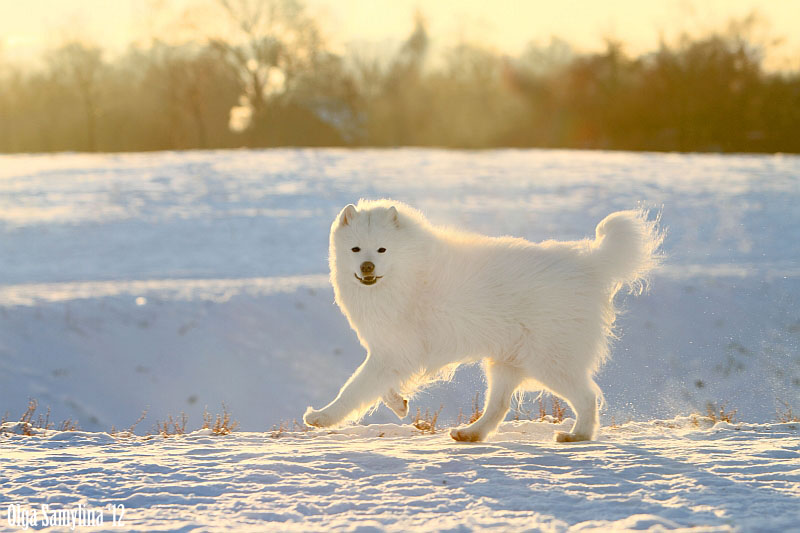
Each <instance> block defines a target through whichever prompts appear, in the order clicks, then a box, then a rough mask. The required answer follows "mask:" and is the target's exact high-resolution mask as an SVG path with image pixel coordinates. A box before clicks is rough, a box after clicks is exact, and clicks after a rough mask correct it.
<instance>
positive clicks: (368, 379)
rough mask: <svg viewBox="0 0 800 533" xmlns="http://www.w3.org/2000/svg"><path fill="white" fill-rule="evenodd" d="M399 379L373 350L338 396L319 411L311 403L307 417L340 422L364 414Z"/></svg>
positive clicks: (313, 421)
mask: <svg viewBox="0 0 800 533" xmlns="http://www.w3.org/2000/svg"><path fill="white" fill-rule="evenodd" d="M397 382H398V381H397V376H396V375H394V373H393V372H391V371H389V370H387V369H386V367H385V365H384V363H383V361H382V360H380V358H378V357H375V356H373V355H372V354H369V355H367V358H366V359H365V360H364V362H363V363H361V366H359V367H358V369H357V370H356V371H355V373H354V374H353V375H352V376H350V379H348V380H347V383H345V384H344V386H343V387H342V388H341V390H340V391H339V394H338V395H337V396H336V398H335V399H334V400H333V401H332V402H331V403H329V404H328V405H326V406H325V407H323V408H322V409H320V410H318V411H317V410H316V409H314V408H312V407H310V406H309V408H308V409H306V412H305V414H304V415H303V421H304V422H305V423H306V424H308V425H309V426H316V427H329V426H335V425H337V424H340V423H341V422H343V421H344V420H346V419H347V418H349V417H350V416H351V415H353V414H354V413H356V414H358V415H360V414H362V413H363V412H364V411H365V410H366V409H367V408H368V407H370V406H371V405H374V404H375V402H377V401H378V400H379V399H381V396H382V394H383V392H384V391H385V390H386V386H387V385H388V386H389V387H393V386H395V384H396V383H397Z"/></svg>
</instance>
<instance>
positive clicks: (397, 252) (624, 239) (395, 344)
mask: <svg viewBox="0 0 800 533" xmlns="http://www.w3.org/2000/svg"><path fill="white" fill-rule="evenodd" d="M595 235H596V236H595V239H594V240H590V239H584V240H580V241H571V242H557V241H546V242H542V243H531V242H529V241H526V240H524V239H520V238H513V237H486V236H483V235H476V234H471V233H465V232H462V231H457V230H454V229H450V228H443V227H435V226H432V225H431V224H430V223H429V222H428V221H427V220H426V219H425V217H424V216H423V215H422V214H421V213H420V212H419V211H417V210H415V209H413V208H411V207H409V206H407V205H404V204H402V203H400V202H396V201H392V200H378V201H365V200H361V201H360V202H359V203H358V206H354V205H348V206H347V207H345V208H344V209H343V210H342V212H341V213H340V215H339V216H338V217H337V218H336V220H335V221H334V222H333V225H332V227H331V234H330V268H331V281H332V283H333V288H334V292H335V295H336V302H337V303H338V304H339V307H340V308H341V310H342V312H343V313H344V314H345V316H346V317H347V319H348V321H349V322H350V325H351V326H352V328H353V329H354V330H355V332H356V333H357V334H358V338H359V340H360V341H361V344H362V345H363V346H364V348H366V350H367V357H366V359H365V361H364V362H363V363H362V364H361V366H360V367H359V368H358V369H357V370H356V372H355V373H354V374H353V375H352V376H351V377H350V379H349V380H348V381H347V382H346V383H345V384H344V386H343V387H342V389H341V390H340V391H339V394H338V396H337V397H336V398H335V399H334V400H333V401H332V402H331V403H330V404H328V405H327V406H326V407H324V408H322V409H320V410H314V409H312V408H311V407H309V408H308V410H307V411H306V413H305V416H304V420H305V421H306V423H307V424H309V425H313V426H319V427H328V426H333V425H337V424H341V423H342V422H345V421H347V420H353V419H358V418H359V417H361V416H363V414H364V413H365V412H367V411H368V410H369V409H370V408H371V407H373V406H375V405H377V402H378V401H379V400H382V401H383V402H384V403H385V404H386V405H387V406H388V407H389V408H391V409H392V410H393V411H394V412H395V413H396V414H397V415H398V416H400V417H401V418H402V417H404V416H405V415H406V414H407V412H408V401H407V400H406V397H407V396H409V395H411V394H413V393H414V391H415V390H416V389H417V388H418V387H419V386H421V385H423V384H425V383H426V382H429V381H431V380H433V379H436V378H437V377H441V376H442V374H443V373H444V374H448V373H450V374H451V373H452V369H454V368H455V366H457V365H458V364H461V363H471V362H474V361H478V360H484V362H485V369H486V374H487V378H488V383H489V389H488V392H487V394H486V405H485V408H484V410H483V415H482V416H481V418H480V419H478V420H477V421H476V422H474V423H472V424H471V425H469V426H467V427H464V428H460V429H454V430H453V431H452V433H451V435H452V436H453V438H455V439H456V440H466V441H481V440H484V439H485V438H486V437H487V436H488V435H489V434H491V433H492V432H493V431H495V430H496V429H497V426H498V425H499V424H500V422H502V421H503V419H504V418H505V416H506V414H507V413H508V410H509V407H510V402H511V397H512V395H513V394H514V393H515V392H517V391H518V390H547V391H550V392H552V393H553V394H556V395H558V396H560V397H562V398H563V399H564V400H566V401H567V403H568V404H569V405H570V407H571V408H572V410H573V411H574V412H575V413H576V415H577V420H576V422H575V426H574V427H573V429H572V431H571V432H570V433H559V434H558V435H557V436H556V438H557V440H559V441H576V440H589V439H593V438H594V437H595V436H596V433H597V429H598V401H602V393H601V391H600V389H599V387H598V386H597V384H596V383H595V382H594V379H593V376H594V374H595V372H596V371H597V369H598V368H599V367H600V365H601V364H602V363H603V362H604V361H605V360H606V358H607V357H608V352H609V347H608V343H609V338H610V337H612V335H613V333H612V327H613V324H614V319H615V316H616V311H615V309H614V303H613V299H614V295H615V294H616V293H617V291H619V289H620V288H622V287H623V286H627V287H629V288H630V289H631V290H632V291H639V292H640V291H641V289H642V287H643V286H644V285H645V283H646V276H647V274H648V272H650V271H651V270H652V269H653V267H655V266H656V265H657V263H658V260H659V255H658V248H659V246H660V244H661V241H662V240H663V236H662V234H661V233H660V232H659V230H658V227H657V222H652V221H648V220H647V213H646V212H644V211H620V212H617V213H612V214H610V215H609V216H607V217H606V218H605V219H603V220H602V221H601V222H600V223H599V224H598V225H597V228H596V231H595Z"/></svg>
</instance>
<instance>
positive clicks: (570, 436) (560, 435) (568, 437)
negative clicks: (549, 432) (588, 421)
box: [555, 431, 592, 442]
mask: <svg viewBox="0 0 800 533" xmlns="http://www.w3.org/2000/svg"><path fill="white" fill-rule="evenodd" d="M555 439H556V442H583V441H587V440H592V437H591V436H590V435H584V434H583V433H567V432H566V431H556V435H555Z"/></svg>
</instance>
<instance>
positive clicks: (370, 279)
mask: <svg viewBox="0 0 800 533" xmlns="http://www.w3.org/2000/svg"><path fill="white" fill-rule="evenodd" d="M353 275H354V276H355V277H356V279H357V280H358V281H360V282H361V283H363V284H364V285H375V284H376V283H377V282H378V280H379V279H381V278H382V277H383V276H364V277H363V278H359V277H358V274H355V273H354V274H353Z"/></svg>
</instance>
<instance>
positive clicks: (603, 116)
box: [0, 0, 800, 152]
mask: <svg viewBox="0 0 800 533" xmlns="http://www.w3.org/2000/svg"><path fill="white" fill-rule="evenodd" d="M220 5H221V6H222V8H223V12H224V13H225V16H226V17H228V19H227V20H228V23H229V24H230V27H231V28H232V31H231V38H230V39H227V40H223V39H219V38H216V39H207V40H204V41H198V42H192V43H187V44H182V45H170V44H166V43H164V42H160V41H154V42H153V43H152V44H151V45H149V46H147V47H141V46H139V47H131V48H129V50H128V51H127V52H126V53H124V54H122V55H120V56H118V57H116V58H115V59H113V61H108V60H106V59H105V54H104V51H103V50H102V49H100V48H98V47H96V46H92V45H89V44H86V43H81V42H70V43H67V44H64V45H63V46H61V47H59V48H57V49H54V50H50V51H48V52H47V53H46V55H45V57H44V67H43V68H40V69H36V70H29V69H21V68H18V67H15V68H12V67H11V66H9V65H7V64H3V63H2V62H0V152H50V151H63V150H70V151H144V150H180V149H203V148H231V147H241V146H247V147H267V146H444V147H455V148H494V147H565V148H590V149H624V150H656V151H721V152H800V135H798V131H800V74H798V73H797V72H769V71H767V70H765V68H764V66H763V63H764V53H765V51H766V47H767V46H768V45H765V44H763V43H761V42H758V41H757V40H756V39H753V38H750V37H749V35H750V32H749V30H748V28H750V27H751V25H752V22H753V19H752V18H749V19H746V20H744V21H739V22H737V23H731V24H730V25H729V26H728V27H727V28H726V29H725V30H722V31H718V32H715V33H711V34H708V35H706V36H703V37H689V36H683V37H682V38H680V39H678V40H677V42H674V43H666V42H662V43H661V45H660V46H659V48H658V49H657V50H655V51H652V52H649V53H646V54H642V55H639V56H636V57H632V56H630V55H628V54H626V53H625V50H624V46H623V44H622V43H619V42H614V41H608V42H607V45H606V48H605V50H603V51H601V52H596V53H577V52H575V51H574V49H573V48H572V47H570V45H569V44H568V43H566V42H564V41H561V40H558V39H553V40H551V42H550V43H548V44H546V45H530V46H529V47H528V48H527V49H526V50H525V51H524V52H522V53H521V54H519V55H517V56H514V57H509V56H507V55H503V54H500V53H498V52H496V51H494V50H492V49H490V48H486V47H482V46H478V45H475V44H470V43H466V42H465V43H460V44H457V45H455V46H452V47H450V48H448V49H447V50H446V51H445V52H444V54H443V57H438V58H432V57H431V54H432V52H431V46H430V38H429V34H428V31H427V28H426V25H425V21H424V19H423V18H422V17H421V16H417V17H416V20H415V25H414V29H413V31H412V32H411V34H410V35H409V36H408V38H407V39H406V40H405V41H404V42H403V43H401V44H400V45H399V46H398V47H397V48H396V50H394V51H393V52H392V53H388V54H387V53H375V52H373V51H371V50H370V49H368V48H363V47H362V48H350V49H348V50H347V51H346V52H344V53H335V52H333V51H331V50H330V49H329V47H327V46H326V43H325V42H324V39H323V38H322V37H321V36H320V31H319V29H318V26H317V24H316V21H314V20H313V19H312V18H311V17H310V16H309V15H308V14H307V12H306V10H305V9H304V8H303V6H302V4H300V3H299V2H298V1H297V0H238V1H235V0H220Z"/></svg>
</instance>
